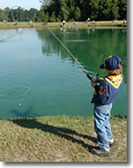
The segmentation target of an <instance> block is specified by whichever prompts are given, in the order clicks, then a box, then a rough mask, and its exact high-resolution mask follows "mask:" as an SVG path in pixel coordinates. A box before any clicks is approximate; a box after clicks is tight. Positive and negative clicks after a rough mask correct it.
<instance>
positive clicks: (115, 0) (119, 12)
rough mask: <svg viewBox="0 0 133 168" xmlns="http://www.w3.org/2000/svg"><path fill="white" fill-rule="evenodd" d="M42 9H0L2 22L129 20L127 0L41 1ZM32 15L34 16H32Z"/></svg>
mask: <svg viewBox="0 0 133 168" xmlns="http://www.w3.org/2000/svg"><path fill="white" fill-rule="evenodd" d="M39 1H40V2H41V3H42V6H41V9H40V10H39V11H38V10H37V9H33V8H31V9H30V10H29V11H28V10H23V9H21V8H18V9H12V10H11V9H10V8H8V7H7V8H5V9H4V10H2V9H0V21H3V20H6V21H15V20H18V21H29V20H33V21H37V19H35V17H34V15H36V16H37V17H39V18H40V19H41V20H42V21H46V20H48V21H50V22H60V21H62V20H65V21H85V20H87V19H88V18H90V19H91V20H123V19H127V0H39ZM31 13H32V15H31Z"/></svg>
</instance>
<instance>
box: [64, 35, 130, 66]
mask: <svg viewBox="0 0 133 168" xmlns="http://www.w3.org/2000/svg"><path fill="white" fill-rule="evenodd" d="M64 33H65V34H67V35H68V36H69V37H72V38H73V39H76V40H78V41H79V42H80V43H82V44H84V45H86V46H89V47H90V48H92V49H94V50H95V51H97V52H99V53H101V54H103V55H105V56H106V57H108V55H107V54H105V53H103V52H101V51H99V50H97V49H96V48H94V47H92V46H90V45H89V44H87V43H85V42H83V41H81V40H79V39H77V38H76V37H74V36H72V35H70V34H68V33H66V32H64ZM122 65H123V66H125V67H127V65H124V64H122Z"/></svg>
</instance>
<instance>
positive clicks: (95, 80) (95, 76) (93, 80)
mask: <svg viewBox="0 0 133 168" xmlns="http://www.w3.org/2000/svg"><path fill="white" fill-rule="evenodd" d="M14 7H20V6H13V7H12V8H14ZM20 8H21V9H23V10H25V9H24V8H22V7H20ZM29 13H30V14H31V15H32V16H34V17H35V18H36V19H37V20H38V21H39V22H40V23H41V24H42V25H43V26H44V27H45V28H46V29H47V30H48V31H49V32H50V33H51V34H52V35H53V36H54V37H55V38H56V39H57V41H58V42H59V43H60V44H61V45H62V46H63V47H64V48H65V50H66V51H67V52H68V53H69V54H70V55H71V57H72V58H73V59H74V60H75V61H76V62H77V64H78V65H79V66H80V67H81V69H82V70H83V72H84V73H85V74H86V75H87V77H88V78H89V79H90V80H91V81H92V82H95V83H97V82H100V81H99V79H98V77H97V76H98V74H97V75H92V76H90V75H89V74H88V73H87V72H86V70H85V69H84V68H83V66H82V65H81V64H80V63H79V61H78V60H77V59H76V58H75V57H74V55H73V54H72V53H71V52H70V51H69V50H68V48H67V47H66V46H65V45H64V44H63V43H62V42H61V41H60V40H59V38H58V37H57V36H56V35H55V34H54V33H53V32H52V31H51V30H50V29H49V28H48V27H47V26H46V25H45V24H44V23H43V22H42V21H41V20H40V19H39V18H38V17H37V16H35V15H33V14H32V13H31V12H30V11H29Z"/></svg>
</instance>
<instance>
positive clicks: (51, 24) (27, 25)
mask: <svg viewBox="0 0 133 168" xmlns="http://www.w3.org/2000/svg"><path fill="white" fill-rule="evenodd" d="M47 26H48V27H61V26H62V22H49V23H48V24H47ZM70 26H73V27H94V26H98V27H99V26H113V27H114V26H119V27H126V26H127V23H125V24H123V21H122V20H120V21H114V24H113V23H112V21H95V22H94V23H93V21H91V22H89V23H88V22H78V24H76V22H66V27H70ZM31 27H36V28H40V27H43V25H42V24H41V23H33V24H32V25H30V23H29V22H18V24H17V25H16V24H15V22H7V23H5V24H4V23H3V22H0V28H1V29H4V28H7V29H9V28H31Z"/></svg>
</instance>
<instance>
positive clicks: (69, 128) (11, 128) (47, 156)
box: [0, 116, 127, 162]
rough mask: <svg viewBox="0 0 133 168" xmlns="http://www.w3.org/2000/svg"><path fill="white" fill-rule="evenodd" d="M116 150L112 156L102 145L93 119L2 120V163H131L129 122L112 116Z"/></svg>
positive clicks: (0, 132) (42, 118) (0, 144)
mask: <svg viewBox="0 0 133 168" xmlns="http://www.w3.org/2000/svg"><path fill="white" fill-rule="evenodd" d="M110 123H111V127H112V133H113V136H114V139H115V147H113V148H112V149H111V153H112V155H111V156H110V157H98V156H95V155H93V154H92V153H91V152H90V149H91V148H92V147H94V146H98V144H97V141H96V133H95V131H94V118H93V117H67V116H56V117H37V118H29V119H28V118H26V119H24V118H17V119H10V120H0V142H1V143H0V161H1V162H127V119H126V118H119V117H111V118H110Z"/></svg>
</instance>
